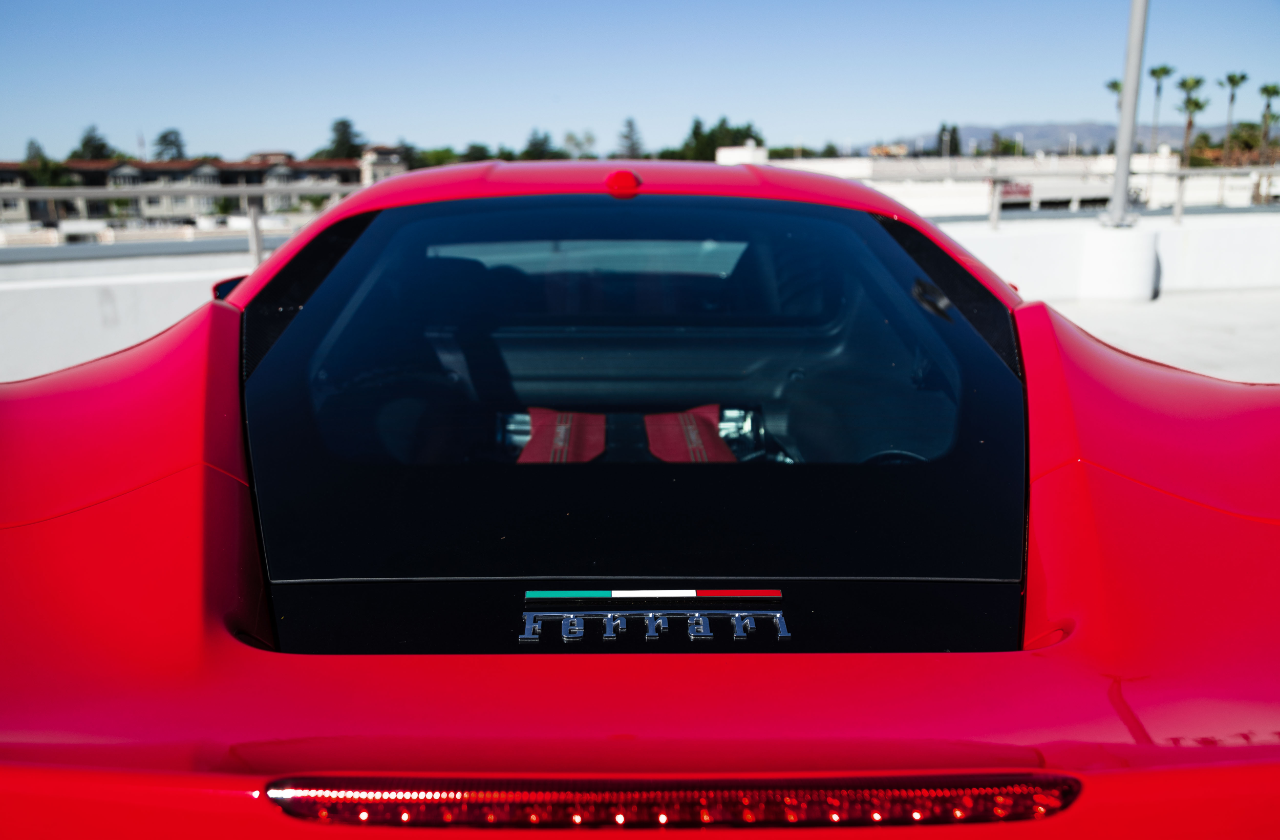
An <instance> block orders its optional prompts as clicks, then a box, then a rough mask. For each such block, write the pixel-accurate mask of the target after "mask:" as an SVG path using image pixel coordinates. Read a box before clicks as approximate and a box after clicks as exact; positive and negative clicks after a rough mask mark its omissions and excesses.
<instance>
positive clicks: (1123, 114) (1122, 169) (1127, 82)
mask: <svg viewBox="0 0 1280 840" xmlns="http://www.w3.org/2000/svg"><path fill="white" fill-rule="evenodd" d="M1146 39H1147V0H1132V2H1131V3H1130V5H1129V46H1128V48H1127V49H1126V50H1125V61H1124V86H1123V87H1122V88H1121V89H1120V131H1119V136H1118V137H1117V138H1116V177H1115V181H1114V182H1113V184H1112V187H1111V201H1110V202H1109V203H1108V204H1107V214H1106V216H1105V217H1104V221H1105V223H1106V224H1109V225H1111V226H1113V227H1123V226H1125V225H1126V224H1128V222H1126V221H1125V213H1126V211H1128V209H1129V158H1130V155H1132V153H1133V141H1134V137H1135V135H1136V134H1137V129H1138V125H1137V123H1138V87H1139V85H1141V84H1142V47H1143V44H1144V43H1145V42H1146Z"/></svg>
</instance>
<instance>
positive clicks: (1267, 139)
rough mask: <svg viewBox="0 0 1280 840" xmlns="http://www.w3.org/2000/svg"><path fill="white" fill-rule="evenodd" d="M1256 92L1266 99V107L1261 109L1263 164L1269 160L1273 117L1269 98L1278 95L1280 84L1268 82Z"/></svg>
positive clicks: (1279, 93) (1279, 94)
mask: <svg viewBox="0 0 1280 840" xmlns="http://www.w3.org/2000/svg"><path fill="white" fill-rule="evenodd" d="M1258 93H1260V94H1262V98H1263V99H1265V100H1267V107H1266V108H1264V109H1263V111H1262V160H1261V161H1260V162H1261V163H1262V164H1263V165H1264V166H1265V165H1266V164H1268V163H1270V162H1271V123H1272V122H1274V121H1275V117H1274V116H1272V114H1271V100H1272V99H1275V98H1276V97H1277V96H1280V85H1277V84H1270V85H1263V86H1262V87H1260V88H1258Z"/></svg>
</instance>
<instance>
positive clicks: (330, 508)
mask: <svg viewBox="0 0 1280 840" xmlns="http://www.w3.org/2000/svg"><path fill="white" fill-rule="evenodd" d="M935 273H936V272H935ZM251 341H252V336H248V335H247V336H246V344H249V343H250V342H251ZM1021 394H1022V392H1021V385H1020V383H1019V381H1018V379H1017V377H1016V376H1015V375H1014V373H1013V372H1012V371H1011V370H1010V368H1009V367H1008V366H1007V365H1006V364H1005V363H1004V362H1002V361H1001V357H1000V355H998V354H997V352H996V351H994V350H993V349H992V347H991V346H990V345H989V344H988V343H987V342H986V341H984V340H983V337H982V335H980V334H979V332H978V331H977V330H975V329H974V327H973V326H972V325H971V324H970V323H969V322H968V321H967V320H966V316H965V314H964V313H963V312H962V311H961V309H960V308H959V307H957V306H955V305H954V304H953V303H952V302H951V300H950V299H949V297H948V296H947V294H946V293H944V292H943V291H942V289H941V288H940V287H939V285H938V284H937V283H935V282H934V280H933V278H932V277H931V276H930V275H929V273H928V272H926V271H925V270H924V269H923V268H922V267H921V266H920V265H919V264H918V263H917V262H915V261H914V260H913V259H912V258H911V256H909V255H908V253H907V251H906V250H904V248H903V247H902V246H901V245H900V244H899V243H898V242H897V241H895V238H894V237H893V236H891V235H890V234H889V233H887V232H886V230H885V229H884V227H883V226H882V225H881V224H879V223H878V222H877V221H876V219H875V218H874V217H872V216H870V215H868V214H865V213H860V212H857V211H852V210H844V209H838V208H830V207H824V206H818V205H804V204H795V203H788V202H774V201H763V200H752V199H720V198H696V197H656V196H642V197H640V198H637V199H634V200H632V201H619V200H616V199H612V198H609V197H603V196H577V197H563V196H552V197H536V198H509V199H486V200H476V201H464V202H451V203H441V204H432V205H422V206H414V207H404V208H397V209H392V210H386V211H383V212H382V213H380V214H379V215H378V216H377V217H376V218H374V219H372V221H369V222H368V223H367V228H365V229H363V231H362V232H360V234H359V237H358V239H356V240H355V242H354V244H353V245H351V247H350V248H349V250H347V251H346V252H345V254H344V255H341V257H340V259H335V261H334V264H333V265H332V266H331V268H330V270H329V271H328V273H327V275H326V276H325V279H324V280H323V282H322V283H321V284H320V285H319V287H318V289H317V290H316V291H315V292H314V293H313V294H312V295H311V297H310V299H308V300H307V301H306V302H305V306H302V305H299V306H298V310H297V313H296V315H294V317H293V318H292V320H291V321H289V322H288V326H287V328H286V329H284V331H283V333H282V334H281V335H280V337H279V339H277V340H276V341H275V343H274V344H273V345H271V346H270V349H269V350H268V351H267V352H266V354H265V357H264V358H263V359H262V361H261V363H260V364H258V366H257V367H256V368H255V369H254V370H253V372H252V374H251V375H250V377H249V379H248V381H247V382H246V412H247V418H248V424H249V439H250V448H251V455H252V461H253V469H254V478H255V482H256V485H257V487H256V489H257V493H258V500H259V509H260V514H261V522H262V529H263V537H264V542H265V545H266V549H267V561H268V568H269V570H270V572H271V575H272V578H273V579H274V580H320V579H337V578H340V579H364V578H369V579H378V578H386V577H409V578H432V577H459V576H461V577H490V576H498V577H512V576H514V577H522V576H530V577H538V576H561V577H564V576H573V575H590V576H594V577H601V576H605V577H607V576H610V575H619V576H627V575H629V576H633V577H634V576H636V575H646V574H653V575H657V576H664V575H676V576H678V575H679V574H680V573H682V572H683V573H696V574H698V575H701V576H708V575H710V576H716V575H720V576H732V575H733V574H735V573H738V572H744V570H746V571H749V572H751V573H752V574H755V573H759V572H760V569H761V568H763V567H764V566H768V565H769V564H770V563H772V564H773V565H772V566H770V568H769V569H767V570H766V572H767V573H768V574H769V575H771V576H773V577H777V576H778V574H779V570H780V569H782V567H783V566H785V569H783V571H786V572H788V573H790V574H793V575H797V576H814V575H818V576H823V575H831V576H837V577H839V576H858V575H870V576H889V577H894V576H902V577H911V576H921V575H924V576H930V575H931V576H937V577H947V578H981V579H1003V580H1008V579H1016V578H1018V577H1020V575H1021V549H1020V546H1021V541H1022V535H1021V517H1022V510H1023V498H1024V496H1023V484H1024V473H1023V464H1024V438H1023V431H1022V429H1023V419H1022V395H1021ZM574 517H577V518H576V519H575V518H574ZM911 529H924V530H925V531H928V532H929V534H928V535H927V536H922V534H920V533H914V534H913V533H910V531H911ZM966 539H970V540H971V542H970V543H968V544H966V543H965V542H964V540H966ZM973 541H976V542H973ZM894 546H897V548H896V549H895V548H894ZM975 546H976V547H977V549H978V550H977V551H976V552H975V551H973V548H974V547H975ZM690 564H692V565H690Z"/></svg>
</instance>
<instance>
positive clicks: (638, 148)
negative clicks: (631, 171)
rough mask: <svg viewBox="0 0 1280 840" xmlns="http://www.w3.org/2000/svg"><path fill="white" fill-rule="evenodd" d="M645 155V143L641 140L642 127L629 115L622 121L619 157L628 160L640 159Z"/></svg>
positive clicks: (619, 137) (619, 135) (619, 136)
mask: <svg viewBox="0 0 1280 840" xmlns="http://www.w3.org/2000/svg"><path fill="white" fill-rule="evenodd" d="M644 156H645V155H644V143H643V142H641V140H640V129H638V128H636V121H635V120H634V119H632V118H631V117H627V118H626V120H624V121H623V123H622V131H621V133H619V134H618V153H617V157H620V158H624V159H626V160H640V159H641V158H643V157H644Z"/></svg>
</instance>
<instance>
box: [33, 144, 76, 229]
mask: <svg viewBox="0 0 1280 840" xmlns="http://www.w3.org/2000/svg"><path fill="white" fill-rule="evenodd" d="M22 169H23V171H24V172H26V174H27V177H28V178H30V179H31V181H32V183H34V184H35V185H36V186H38V187H65V186H68V185H70V183H71V176H70V174H69V173H68V172H67V168H66V167H65V166H63V165H62V164H61V163H59V162H58V161H56V160H50V159H49V158H48V157H46V156H45V153H44V149H43V148H42V147H41V146H40V144H39V143H37V142H36V141H35V140H28V141H27V159H26V160H24V161H23V162H22ZM40 203H41V204H43V205H44V206H45V212H46V213H47V214H48V216H49V220H50V221H54V222H56V221H58V219H60V218H61V216H62V214H61V212H60V210H61V208H59V207H58V202H57V201H52V200H50V201H44V202H40Z"/></svg>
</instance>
